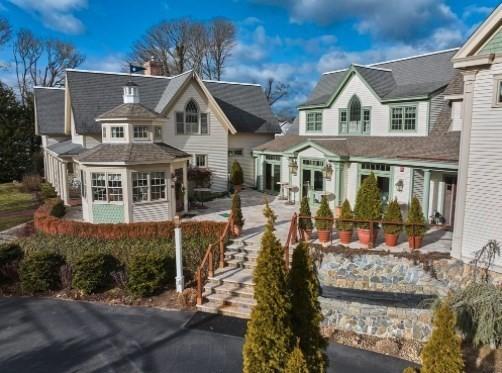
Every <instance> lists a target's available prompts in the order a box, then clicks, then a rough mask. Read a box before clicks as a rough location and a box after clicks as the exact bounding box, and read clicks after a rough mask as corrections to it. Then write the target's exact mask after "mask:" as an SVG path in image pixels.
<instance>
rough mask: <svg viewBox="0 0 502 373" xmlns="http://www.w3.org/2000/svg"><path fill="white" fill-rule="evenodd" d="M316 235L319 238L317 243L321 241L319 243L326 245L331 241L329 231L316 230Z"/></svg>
mask: <svg viewBox="0 0 502 373" xmlns="http://www.w3.org/2000/svg"><path fill="white" fill-rule="evenodd" d="M317 235H318V236H319V241H321V243H326V242H329V241H330V240H331V231H330V230H318V231H317Z"/></svg>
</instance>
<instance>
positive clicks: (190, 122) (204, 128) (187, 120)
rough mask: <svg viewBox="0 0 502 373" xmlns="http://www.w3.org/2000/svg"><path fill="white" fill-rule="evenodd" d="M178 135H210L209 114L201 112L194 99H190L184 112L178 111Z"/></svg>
mask: <svg viewBox="0 0 502 373" xmlns="http://www.w3.org/2000/svg"><path fill="white" fill-rule="evenodd" d="M176 133H177V134H178V135H208V134H209V114H208V113H201V112H200V110H199V107H198V106H197V103H196V102H195V101H194V100H190V101H188V103H187V105H186V106H185V111H184V112H177V113H176Z"/></svg>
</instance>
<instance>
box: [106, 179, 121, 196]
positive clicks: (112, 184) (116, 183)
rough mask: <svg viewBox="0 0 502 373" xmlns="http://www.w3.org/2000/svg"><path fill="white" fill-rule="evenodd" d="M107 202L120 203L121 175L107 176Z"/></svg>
mask: <svg viewBox="0 0 502 373" xmlns="http://www.w3.org/2000/svg"><path fill="white" fill-rule="evenodd" d="M108 201H114V202H118V201H122V175H120V174H108Z"/></svg>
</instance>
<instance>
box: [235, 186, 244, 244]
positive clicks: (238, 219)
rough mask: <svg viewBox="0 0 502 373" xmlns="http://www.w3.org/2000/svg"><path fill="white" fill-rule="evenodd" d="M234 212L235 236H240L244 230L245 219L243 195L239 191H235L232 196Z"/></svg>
mask: <svg viewBox="0 0 502 373" xmlns="http://www.w3.org/2000/svg"><path fill="white" fill-rule="evenodd" d="M232 214H233V219H234V221H233V225H232V230H233V232H232V233H233V234H234V236H235V237H239V236H240V235H241V232H242V227H243V226H244V219H243V217H242V210H241V197H240V196H239V193H234V195H233V196H232Z"/></svg>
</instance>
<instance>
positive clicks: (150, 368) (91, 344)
mask: <svg viewBox="0 0 502 373" xmlns="http://www.w3.org/2000/svg"><path fill="white" fill-rule="evenodd" d="M0 315H1V316H0V372H2V373H10V372H12V373H14V372H15V373H23V372H30V373H38V372H50V373H58V372H163V373H164V372H169V373H178V372H180V373H181V372H183V373H191V372H210V373H226V372H229V373H230V372H232V373H234V372H241V369H242V357H241V349H242V343H243V339H242V337H241V336H240V335H241V334H242V331H243V325H242V323H239V321H237V320H235V319H234V320H230V319H226V320H221V319H218V318H214V319H213V316H210V317H209V318H211V321H208V322H204V320H203V319H204V317H202V318H201V317H199V320H198V321H197V322H194V320H195V319H193V318H192V317H193V313H191V312H178V311H162V310H156V309H145V308H137V307H121V306H107V305H102V304H91V303H86V302H73V301H60V300H53V299H41V298H2V299H0ZM201 320H202V321H201ZM232 334H233V335H232ZM328 354H329V357H330V362H331V365H332V366H331V367H330V372H336V373H345V372H349V373H363V372H372V373H380V372H381V373H393V372H396V373H397V372H399V373H400V372H402V370H403V368H404V367H406V366H409V365H410V364H409V363H408V362H405V361H402V360H399V359H395V358H391V357H387V356H384V355H380V354H375V353H372V352H367V351H362V350H358V349H353V348H349V347H346V346H341V345H337V344H331V345H330V347H329V349H328Z"/></svg>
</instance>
